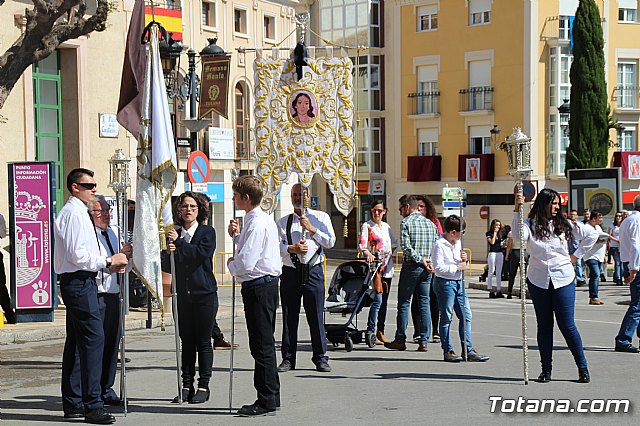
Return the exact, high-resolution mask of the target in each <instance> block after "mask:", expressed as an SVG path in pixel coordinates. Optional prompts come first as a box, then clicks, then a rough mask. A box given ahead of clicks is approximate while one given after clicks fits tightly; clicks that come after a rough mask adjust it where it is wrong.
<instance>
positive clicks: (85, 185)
mask: <svg viewBox="0 0 640 426" xmlns="http://www.w3.org/2000/svg"><path fill="white" fill-rule="evenodd" d="M76 185H80V186H81V187H83V188H84V189H88V190H92V189H96V186H98V184H97V183H91V182H76Z"/></svg>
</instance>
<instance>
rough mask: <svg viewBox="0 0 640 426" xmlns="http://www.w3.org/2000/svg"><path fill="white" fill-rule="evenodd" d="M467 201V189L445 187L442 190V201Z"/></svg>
mask: <svg viewBox="0 0 640 426" xmlns="http://www.w3.org/2000/svg"><path fill="white" fill-rule="evenodd" d="M461 198H462V199H463V200H466V199H467V190H466V188H459V187H456V186H452V187H448V186H445V187H444V188H442V199H443V200H459V199H461Z"/></svg>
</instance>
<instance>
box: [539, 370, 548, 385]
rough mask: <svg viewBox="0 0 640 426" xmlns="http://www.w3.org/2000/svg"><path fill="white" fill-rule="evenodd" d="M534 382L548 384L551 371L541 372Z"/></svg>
mask: <svg viewBox="0 0 640 426" xmlns="http://www.w3.org/2000/svg"><path fill="white" fill-rule="evenodd" d="M536 381H537V382H538V383H549V382H550V381H551V371H543V372H542V373H540V375H539V376H538V380H536Z"/></svg>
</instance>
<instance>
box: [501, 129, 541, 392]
mask: <svg viewBox="0 0 640 426" xmlns="http://www.w3.org/2000/svg"><path fill="white" fill-rule="evenodd" d="M496 128H497V127H495V126H494V129H496ZM497 132H498V133H499V130H498V131H497ZM491 133H492V135H493V134H495V132H494V130H492V131H491ZM496 149H499V150H502V151H505V152H506V153H507V161H508V163H509V168H508V170H507V173H508V174H509V175H511V176H513V177H514V179H515V181H516V185H517V189H518V195H523V180H525V179H527V178H529V176H530V175H531V172H532V171H533V170H532V169H531V138H530V137H529V136H527V135H525V134H524V133H523V132H522V129H521V128H519V127H516V128H514V129H513V133H512V134H511V135H509V137H507V138H506V139H505V140H504V141H503V142H500V143H498V142H497V141H496ZM518 226H519V230H520V308H521V309H520V311H521V314H522V359H523V369H524V384H525V385H526V384H529V345H528V341H527V309H526V308H527V305H526V298H527V282H526V277H525V247H526V246H525V241H524V206H523V205H522V204H520V206H519V207H518Z"/></svg>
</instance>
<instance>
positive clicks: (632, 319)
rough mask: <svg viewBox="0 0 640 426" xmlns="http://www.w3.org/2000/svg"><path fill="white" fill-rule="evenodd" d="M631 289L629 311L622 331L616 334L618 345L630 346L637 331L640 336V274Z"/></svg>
mask: <svg viewBox="0 0 640 426" xmlns="http://www.w3.org/2000/svg"><path fill="white" fill-rule="evenodd" d="M629 290H631V303H629V308H628V309H627V313H626V314H624V318H623V319H622V324H620V331H618V335H617V336H616V346H628V345H630V344H631V343H632V342H633V333H637V335H638V337H640V329H638V324H640V274H638V275H636V279H635V280H633V282H632V283H631V285H630V286H629Z"/></svg>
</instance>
